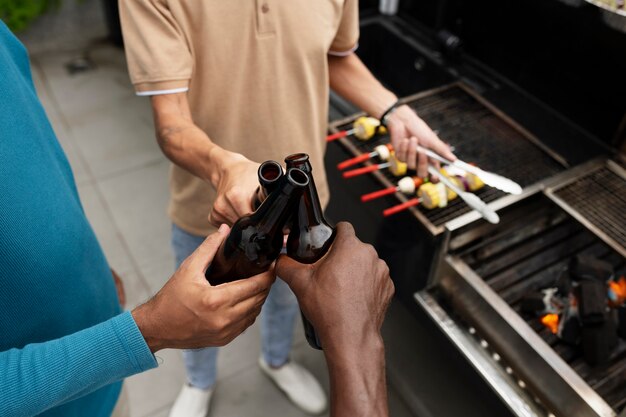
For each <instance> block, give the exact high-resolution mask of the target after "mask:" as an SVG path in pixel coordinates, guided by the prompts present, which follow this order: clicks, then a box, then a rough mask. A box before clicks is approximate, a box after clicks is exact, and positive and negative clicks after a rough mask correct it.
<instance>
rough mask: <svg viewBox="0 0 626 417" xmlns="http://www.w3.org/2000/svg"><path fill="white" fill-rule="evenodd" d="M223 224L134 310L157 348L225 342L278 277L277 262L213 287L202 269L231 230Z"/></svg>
mask: <svg viewBox="0 0 626 417" xmlns="http://www.w3.org/2000/svg"><path fill="white" fill-rule="evenodd" d="M228 231H229V228H228V227H227V226H224V225H223V226H221V227H220V229H219V230H218V231H217V232H216V233H214V234H212V235H210V236H209V237H208V238H207V239H206V240H205V241H204V242H203V243H202V245H200V246H199V247H198V249H196V251H195V252H194V253H193V254H192V255H191V256H190V257H189V258H187V259H186V260H185V262H183V264H182V265H181V266H180V268H179V269H178V271H176V273H175V274H174V275H173V276H172V277H171V278H170V280H169V281H168V282H167V283H166V284H165V286H164V287H163V288H161V290H160V291H159V292H158V293H157V294H156V295H155V296H154V297H153V298H152V299H151V300H150V301H148V302H147V303H145V304H143V305H141V306H139V307H137V308H136V309H134V310H133V312H132V314H133V317H134V319H135V322H136V323H137V326H138V327H139V330H140V331H141V333H142V335H143V337H144V338H145V339H146V342H147V343H148V346H149V347H150V350H151V351H152V352H153V353H154V352H156V351H158V350H160V349H164V348H184V349H193V348H200V347H207V346H223V345H225V344H227V343H229V342H230V341H231V340H233V339H234V338H235V337H237V336H238V335H239V334H241V333H242V332H243V331H244V330H245V329H247V328H248V327H249V326H251V325H252V324H253V323H254V321H255V319H256V317H257V316H258V315H259V313H260V312H261V307H262V305H263V302H264V301H265V298H266V297H267V294H268V293H269V290H270V287H271V285H272V283H273V282H274V280H275V275H274V271H273V268H271V269H270V270H269V271H267V272H264V273H262V274H259V275H255V276H253V277H250V278H248V279H245V280H241V281H235V282H230V283H226V284H223V285H220V286H218V287H212V286H211V285H210V284H209V283H208V282H207V280H206V278H205V276H204V274H205V271H206V269H207V266H208V264H209V262H211V261H212V260H213V257H214V256H215V253H216V251H217V248H218V247H219V245H220V244H221V243H222V242H223V241H224V239H225V238H226V236H227V235H228Z"/></svg>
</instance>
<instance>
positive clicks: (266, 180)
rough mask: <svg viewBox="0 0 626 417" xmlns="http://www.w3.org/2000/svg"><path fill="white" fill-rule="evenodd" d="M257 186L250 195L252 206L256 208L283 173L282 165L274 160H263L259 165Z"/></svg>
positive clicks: (274, 186)
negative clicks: (252, 194) (254, 191)
mask: <svg viewBox="0 0 626 417" xmlns="http://www.w3.org/2000/svg"><path fill="white" fill-rule="evenodd" d="M258 175H259V184H260V185H259V188H257V190H256V193H254V196H253V197H252V208H253V209H254V210H256V209H258V208H259V206H260V205H261V203H262V202H263V201H265V199H266V198H267V196H268V195H269V194H270V193H271V192H272V191H274V189H275V188H276V187H277V186H278V184H279V183H280V179H281V178H282V176H283V175H284V173H283V167H282V166H281V165H280V164H279V163H278V162H276V161H265V162H263V163H262V164H261V165H260V166H259V171H258Z"/></svg>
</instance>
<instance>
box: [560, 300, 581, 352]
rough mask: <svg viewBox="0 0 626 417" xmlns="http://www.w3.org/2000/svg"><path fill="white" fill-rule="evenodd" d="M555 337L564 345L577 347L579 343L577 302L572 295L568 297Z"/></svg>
mask: <svg viewBox="0 0 626 417" xmlns="http://www.w3.org/2000/svg"><path fill="white" fill-rule="evenodd" d="M557 336H558V337H559V338H560V339H561V340H562V341H563V342H565V343H568V344H570V345H574V346H575V345H577V344H578V343H580V319H579V317H578V301H577V300H576V297H574V295H573V294H570V295H569V297H568V303H567V305H566V307H565V309H564V310H563V314H562V315H561V321H560V323H559V330H558V333H557Z"/></svg>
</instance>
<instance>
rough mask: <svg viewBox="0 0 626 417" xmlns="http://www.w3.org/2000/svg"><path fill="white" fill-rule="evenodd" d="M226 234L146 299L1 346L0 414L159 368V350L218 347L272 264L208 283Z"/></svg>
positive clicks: (238, 323)
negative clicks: (61, 330) (76, 325)
mask: <svg viewBox="0 0 626 417" xmlns="http://www.w3.org/2000/svg"><path fill="white" fill-rule="evenodd" d="M227 234H228V227H226V226H223V227H221V228H220V230H219V231H218V232H217V233H214V234H213V235H211V236H209V237H208V238H207V239H206V240H205V241H204V243H202V245H201V246H200V247H199V248H198V249H197V250H196V251H195V252H194V253H193V255H191V256H190V257H189V258H188V259H187V260H186V261H185V262H184V263H183V264H182V265H181V267H180V268H179V269H178V271H176V273H175V274H174V275H173V276H172V278H170V280H169V281H168V282H167V283H166V284H165V286H164V287H163V288H162V289H161V290H160V291H159V292H158V293H157V295H156V296H154V297H153V298H152V299H151V300H150V301H148V302H147V303H145V304H143V305H142V306H139V307H137V308H136V309H135V310H133V312H132V314H131V313H128V312H127V313H123V314H120V315H118V316H116V317H113V318H111V319H109V320H107V321H105V322H102V323H99V324H97V325H95V326H93V327H90V328H88V329H84V330H81V331H79V332H76V333H74V334H71V335H68V336H65V337H62V338H59V339H56V340H51V341H47V342H44V343H34V344H29V345H27V346H24V347H22V348H20V349H10V350H8V351H4V352H0V416H3V417H25V416H33V415H38V414H40V413H42V412H44V411H46V410H48V409H50V408H53V407H55V406H58V405H61V404H63V403H65V402H67V401H70V400H73V399H76V398H79V397H81V396H83V395H86V394H89V393H91V392H93V391H95V390H97V389H98V388H101V387H103V386H105V385H108V384H111V383H113V382H116V381H119V380H121V379H123V378H125V377H128V376H130V375H133V374H136V373H139V372H143V371H146V370H148V369H151V368H154V367H156V366H157V364H156V361H155V359H154V356H153V353H155V352H157V351H158V350H160V349H165V348H189V349H192V348H198V347H206V346H223V345H225V344H227V343H229V342H230V341H231V340H233V339H234V338H235V337H236V336H238V335H239V334H241V332H243V331H244V330H245V329H246V328H248V327H249V326H250V325H252V323H254V320H255V319H256V317H257V316H258V314H259V313H260V311H261V307H262V305H263V302H264V301H265V298H266V297H267V294H268V292H269V289H270V287H271V284H272V283H273V282H274V273H273V271H272V270H270V271H268V272H266V273H263V274H260V275H257V276H254V277H251V278H249V279H245V280H240V281H235V282H230V283H227V284H223V285H219V286H217V287H212V286H211V285H210V284H209V283H208V281H207V280H206V279H205V277H204V273H205V271H206V268H207V266H208V264H209V262H210V261H211V260H212V259H213V256H214V255H215V253H216V251H217V248H218V247H219V245H220V244H221V242H222V241H223V240H224V239H225V237H226V236H227Z"/></svg>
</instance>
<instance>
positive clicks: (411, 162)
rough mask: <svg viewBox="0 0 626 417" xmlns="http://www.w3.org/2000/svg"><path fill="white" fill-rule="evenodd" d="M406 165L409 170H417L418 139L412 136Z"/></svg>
mask: <svg viewBox="0 0 626 417" xmlns="http://www.w3.org/2000/svg"><path fill="white" fill-rule="evenodd" d="M406 158H407V159H406V163H407V166H408V168H409V169H415V167H416V161H417V138H416V137H415V136H411V139H409V145H408V148H407V155H406Z"/></svg>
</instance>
